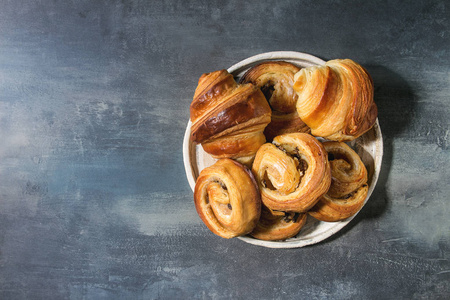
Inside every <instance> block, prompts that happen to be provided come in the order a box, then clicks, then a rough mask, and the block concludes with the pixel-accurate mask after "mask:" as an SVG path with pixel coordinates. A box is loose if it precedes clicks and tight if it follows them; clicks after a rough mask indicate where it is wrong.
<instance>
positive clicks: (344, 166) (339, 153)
mask: <svg viewBox="0 0 450 300" xmlns="http://www.w3.org/2000/svg"><path fill="white" fill-rule="evenodd" d="M323 145H324V147H325V149H326V151H327V152H328V159H329V161H330V167H331V186H330V189H329V190H328V192H327V193H326V194H325V195H323V196H322V197H321V198H320V200H319V202H318V203H317V204H316V205H315V206H314V207H313V208H312V209H311V210H310V211H309V214H310V215H311V216H313V217H314V218H316V219H318V220H321V221H326V222H334V221H340V220H344V219H347V218H349V217H351V216H353V215H354V214H356V213H357V212H358V211H359V210H360V209H361V207H362V206H363V205H364V202H365V200H366V197H367V192H368V185H367V169H366V167H365V166H364V163H363V162H362V161H361V158H360V157H359V156H358V154H357V153H356V152H355V151H354V150H353V149H352V148H350V147H349V146H348V145H347V144H345V143H342V142H341V143H340V142H325V143H323Z"/></svg>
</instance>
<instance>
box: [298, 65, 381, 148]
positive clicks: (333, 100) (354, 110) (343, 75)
mask: <svg viewBox="0 0 450 300" xmlns="http://www.w3.org/2000/svg"><path fill="white" fill-rule="evenodd" d="M293 88H294V90H295V91H296V93H297V95H298V101H297V112H298V114H299V116H300V118H301V119H302V120H303V121H304V122H305V123H306V124H307V125H308V126H309V127H310V128H311V134H312V135H314V136H320V137H324V138H326V139H328V140H333V141H351V140H354V139H356V138H357V137H359V136H361V135H362V134H364V133H365V132H367V131H368V130H369V129H370V128H372V126H373V125H374V123H375V121H376V118H377V114H378V110H377V106H376V104H375V102H374V100H373V94H374V86H373V81H372V78H371V77H370V75H369V73H368V72H367V71H366V70H365V69H364V68H363V67H362V66H361V65H359V64H358V63H356V62H354V61H352V60H350V59H335V60H330V61H328V62H326V63H325V65H323V66H311V67H308V68H303V69H301V70H300V71H299V72H297V73H296V74H295V76H294V85H293Z"/></svg>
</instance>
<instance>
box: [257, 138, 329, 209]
mask: <svg viewBox="0 0 450 300" xmlns="http://www.w3.org/2000/svg"><path fill="white" fill-rule="evenodd" d="M252 172H253V174H254V175H255V179H256V181H257V182H258V186H259V188H260V190H261V198H262V201H263V203H264V205H266V206H267V207H268V208H270V209H272V210H279V211H286V212H306V211H308V210H309V209H310V208H311V207H313V206H314V205H315V204H316V203H317V201H318V200H319V197H321V196H322V195H323V194H324V193H326V192H327V190H328V188H329V187H330V184H331V172H330V165H329V163H328V159H327V153H326V151H325V149H324V147H323V146H322V143H321V142H319V141H318V140H317V139H316V138H314V137H313V136H311V135H310V134H308V133H287V134H283V135H279V136H277V137H275V138H274V139H273V142H272V143H266V144H264V145H262V146H261V148H260V149H259V150H258V152H257V153H256V156H255V160H254V162H253V166H252Z"/></svg>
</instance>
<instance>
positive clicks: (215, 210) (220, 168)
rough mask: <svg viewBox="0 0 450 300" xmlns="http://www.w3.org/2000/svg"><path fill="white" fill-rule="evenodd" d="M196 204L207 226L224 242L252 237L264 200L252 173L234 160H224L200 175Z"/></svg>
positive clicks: (196, 185) (197, 182)
mask: <svg viewBox="0 0 450 300" xmlns="http://www.w3.org/2000/svg"><path fill="white" fill-rule="evenodd" d="M194 203H195V208H196V210H197V213H198V215H199V216H200V218H201V219H202V221H203V222H204V223H205V225H206V226H207V227H208V228H209V229H210V230H211V231H212V232H213V233H214V234H216V235H218V236H221V237H223V238H233V237H236V236H241V235H245V234H248V233H250V232H251V231H252V230H253V229H254V228H255V226H256V223H257V222H258V220H259V217H260V214H261V197H260V193H259V190H258V186H257V184H256V182H255V179H254V178H253V175H252V173H251V172H250V170H249V169H247V168H246V167H244V166H243V165H241V164H240V163H238V162H236V161H234V160H231V159H220V160H218V161H217V162H216V163H215V164H214V165H212V166H210V167H208V168H205V169H203V170H202V171H201V172H200V176H199V177H198V179H197V181H196V184H195V189H194Z"/></svg>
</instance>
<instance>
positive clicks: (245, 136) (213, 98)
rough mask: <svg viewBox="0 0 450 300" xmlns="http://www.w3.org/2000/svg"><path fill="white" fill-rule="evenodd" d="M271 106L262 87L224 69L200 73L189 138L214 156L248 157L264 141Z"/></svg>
mask: <svg viewBox="0 0 450 300" xmlns="http://www.w3.org/2000/svg"><path fill="white" fill-rule="evenodd" d="M270 116H271V110H270V107H269V104H268V103H267V101H266V98H265V97H264V94H263V93H262V92H261V90H260V89H259V88H257V87H255V86H253V85H252V84H250V83H249V84H237V83H236V81H235V80H234V78H233V76H232V75H231V74H230V73H228V72H227V71H226V70H220V71H215V72H211V73H206V74H203V75H202V76H201V77H200V79H199V82H198V86H197V88H196V90H195V94H194V99H193V101H192V103H191V106H190V118H191V122H192V126H191V140H192V141H193V142H196V143H200V144H201V145H202V147H203V149H204V150H205V152H207V153H209V154H211V155H212V156H213V157H215V158H234V159H242V160H243V161H245V160H251V159H253V157H254V155H255V153H256V151H257V150H258V148H259V147H260V146H261V145H262V144H264V143H265V142H266V138H265V136H264V133H263V132H264V128H265V127H266V126H267V124H269V122H270Z"/></svg>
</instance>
